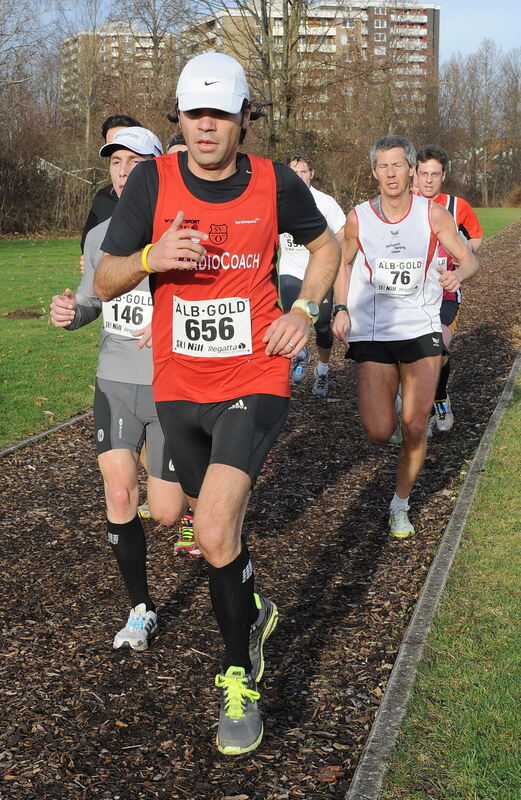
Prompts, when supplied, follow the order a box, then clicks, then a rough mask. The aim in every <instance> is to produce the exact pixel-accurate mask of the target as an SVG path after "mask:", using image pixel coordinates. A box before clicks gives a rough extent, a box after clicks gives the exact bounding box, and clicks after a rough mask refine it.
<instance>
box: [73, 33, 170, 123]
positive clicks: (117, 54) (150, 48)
mask: <svg viewBox="0 0 521 800" xmlns="http://www.w3.org/2000/svg"><path fill="white" fill-rule="evenodd" d="M173 41H174V37H173V36H172V35H171V34H167V35H165V36H164V37H162V39H161V41H160V42H159V43H156V44H155V43H154V40H153V38H152V36H151V35H150V34H149V33H143V32H141V31H140V30H139V29H138V27H137V26H136V25H135V24H133V23H130V24H129V23H127V22H121V21H119V22H109V23H107V24H106V25H103V26H102V27H100V28H98V29H97V30H96V31H80V32H78V33H77V34H75V35H74V36H71V37H69V38H67V39H65V40H64V41H62V43H61V46H60V53H61V61H62V66H61V105H62V110H63V111H65V112H67V111H74V110H76V109H77V108H78V106H79V105H80V98H84V97H85V95H86V92H89V91H92V87H93V86H95V85H98V86H99V84H100V83H101V82H102V81H103V80H104V79H105V80H106V79H109V80H114V79H115V78H116V79H117V78H118V77H119V76H121V75H122V73H124V72H125V70H126V69H130V67H131V69H132V75H133V76H134V77H135V78H136V80H135V82H134V86H135V89H136V92H137V93H138V94H139V91H140V86H141V87H142V89H143V91H145V92H146V87H147V84H148V82H149V80H151V79H152V76H153V70H154V64H155V62H157V60H158V58H161V57H162V56H163V55H164V54H165V52H166V50H167V49H168V48H171V47H172V46H173Z"/></svg>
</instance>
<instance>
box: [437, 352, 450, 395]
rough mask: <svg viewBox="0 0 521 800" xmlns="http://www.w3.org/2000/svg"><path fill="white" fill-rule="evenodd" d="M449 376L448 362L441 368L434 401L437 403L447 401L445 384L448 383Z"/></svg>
mask: <svg viewBox="0 0 521 800" xmlns="http://www.w3.org/2000/svg"><path fill="white" fill-rule="evenodd" d="M449 374H450V360H449V361H447V363H446V364H445V365H444V366H443V367H442V368H441V371H440V377H439V380H438V386H437V388H436V395H435V398H434V399H435V400H436V401H437V402H439V401H440V400H446V399H447V384H448V382H449Z"/></svg>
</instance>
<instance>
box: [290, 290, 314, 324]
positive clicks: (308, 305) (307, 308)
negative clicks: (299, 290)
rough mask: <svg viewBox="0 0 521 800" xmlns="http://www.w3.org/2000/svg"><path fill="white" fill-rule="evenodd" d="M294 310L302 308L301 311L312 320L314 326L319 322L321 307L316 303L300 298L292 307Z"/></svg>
mask: <svg viewBox="0 0 521 800" xmlns="http://www.w3.org/2000/svg"><path fill="white" fill-rule="evenodd" d="M294 308H300V310H301V311H304V312H305V313H306V314H307V315H308V317H309V318H310V320H311V322H312V323H313V325H314V324H315V322H316V321H317V319H318V315H319V314H320V307H319V306H318V305H317V303H315V302H314V301H313V300H304V298H303V297H299V299H298V300H295V302H294V303H293V305H292V306H291V310H292V311H293V309H294Z"/></svg>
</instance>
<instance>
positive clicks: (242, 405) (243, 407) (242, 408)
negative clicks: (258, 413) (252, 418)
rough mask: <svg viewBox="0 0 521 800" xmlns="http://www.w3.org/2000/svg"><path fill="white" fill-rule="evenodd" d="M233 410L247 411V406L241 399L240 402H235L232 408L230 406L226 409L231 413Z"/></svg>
mask: <svg viewBox="0 0 521 800" xmlns="http://www.w3.org/2000/svg"><path fill="white" fill-rule="evenodd" d="M234 408H238V409H240V411H247V410H248V406H247V405H246V403H245V402H244V400H243V399H242V398H241V399H240V400H237V402H236V403H234V404H233V406H230V407H229V408H228V411H231V410H232V409H234Z"/></svg>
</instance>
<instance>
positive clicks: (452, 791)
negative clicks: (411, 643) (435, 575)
mask: <svg viewBox="0 0 521 800" xmlns="http://www.w3.org/2000/svg"><path fill="white" fill-rule="evenodd" d="M520 483H521V380H520V381H519V382H518V385H517V387H516V390H515V394H514V398H513V400H512V402H511V404H510V406H509V408H508V410H507V413H506V415H505V417H504V418H503V421H502V424H501V426H500V429H499V431H498V433H497V435H496V438H495V441H494V446H493V449H492V452H491V454H490V456H489V458H488V459H487V463H486V465H485V470H484V472H483V476H482V479H481V483H480V486H479V489H478V493H477V495H476V500H475V503H474V505H473V508H472V511H471V514H470V515H469V518H468V520H467V525H466V529H465V534H464V540H463V544H462V546H461V549H460V551H459V553H458V556H457V558H456V562H455V566H454V568H453V571H452V574H451V577H450V579H449V583H448V586H447V590H446V592H445V596H444V600H443V602H442V604H441V607H440V609H439V612H438V614H437V616H436V619H435V624H434V626H433V630H432V632H431V634H430V637H429V640H428V644H427V647H426V651H425V654H424V658H423V660H422V662H421V665H420V669H419V674H418V679H417V682H416V686H415V691H414V694H413V699H412V701H411V704H410V706H409V710H408V713H407V716H406V720H405V722H404V725H403V726H402V735H401V737H400V740H399V744H398V748H397V750H396V751H395V754H394V756H393V760H392V765H391V770H390V772H389V775H388V778H387V780H386V783H385V790H384V792H383V793H382V795H381V797H382V800H398V798H401V799H402V800H404V799H406V800H520V798H521V714H520V713H519V707H520V699H521V689H520V687H521V659H520V656H519V652H520V651H519V617H520V605H521V603H520V598H521V589H520V586H521V503H520V502H519V485H520Z"/></svg>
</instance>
